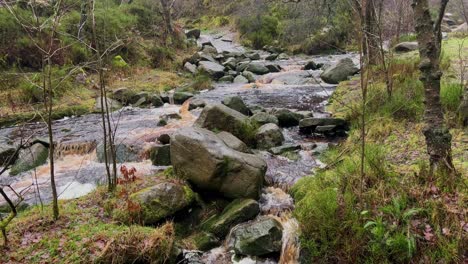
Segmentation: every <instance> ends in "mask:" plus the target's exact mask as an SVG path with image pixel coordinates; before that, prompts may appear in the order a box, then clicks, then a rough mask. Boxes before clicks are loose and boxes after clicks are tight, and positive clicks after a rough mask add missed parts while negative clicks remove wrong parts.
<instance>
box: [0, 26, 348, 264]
mask: <svg viewBox="0 0 468 264" xmlns="http://www.w3.org/2000/svg"><path fill="white" fill-rule="evenodd" d="M232 39H234V37H233V35H232V34H224V35H217V36H216V35H203V36H202V37H201V39H200V41H199V42H200V43H201V42H207V41H211V42H212V43H213V45H214V46H215V47H216V48H217V49H218V51H219V52H223V51H229V52H231V51H241V52H243V51H244V48H243V47H241V46H239V45H237V44H235V43H234V42H232ZM260 54H261V56H262V58H264V57H265V56H266V55H267V54H266V53H264V52H260ZM344 57H350V58H352V59H353V60H356V56H354V55H349V54H345V55H334V56H323V57H310V56H296V57H291V58H290V59H287V60H281V61H278V60H276V61H273V62H267V61H265V60H263V59H262V60H259V61H258V62H260V63H273V64H277V65H279V66H281V67H282V71H281V72H278V73H270V74H267V75H264V76H257V81H256V82H255V83H252V84H216V85H215V88H214V89H213V90H210V91H203V92H202V93H200V94H199V95H197V97H198V98H201V99H204V100H206V101H208V102H220V101H221V100H222V99H223V98H225V97H227V96H232V95H239V96H241V97H242V98H243V99H244V101H245V102H246V104H248V105H251V106H252V105H259V106H262V107H265V108H288V109H294V110H307V111H313V113H314V116H326V115H327V113H325V112H324V106H325V105H326V103H327V100H328V98H329V97H330V95H331V94H332V93H333V91H334V89H335V86H333V85H327V84H324V83H321V81H320V77H319V76H320V72H321V71H320V70H318V71H304V70H302V68H303V66H304V65H305V64H306V63H307V62H308V61H310V60H312V59H313V60H314V61H315V62H317V63H323V64H325V65H327V64H331V63H334V62H336V61H338V60H339V59H342V58H344ZM187 109H188V105H187V104H185V105H183V106H180V105H173V104H166V105H164V106H163V107H161V108H154V109H140V108H131V107H126V108H123V109H121V110H119V111H116V112H114V113H112V119H113V123H114V124H115V125H116V127H117V132H116V142H117V143H118V144H125V145H131V146H132V147H133V148H134V149H135V151H136V152H137V154H138V155H137V158H136V160H133V161H132V162H125V165H126V166H127V167H135V168H136V169H137V176H138V177H144V176H149V175H153V174H154V173H155V172H157V171H160V170H162V169H165V168H164V167H156V166H153V165H152V164H151V162H150V161H149V160H148V153H147V150H148V149H149V148H150V147H151V146H152V145H154V144H155V141H156V138H157V137H158V136H159V135H161V134H164V133H168V134H170V133H173V132H174V131H175V130H177V129H179V128H181V127H186V126H191V125H192V124H193V122H194V121H195V120H196V118H197V116H198V115H199V113H200V110H194V111H188V110H187ZM174 114H179V115H180V117H181V118H180V119H170V120H169V122H168V124H167V125H166V126H164V127H160V126H158V125H157V124H158V121H159V120H160V119H161V118H164V117H167V116H171V115H174ZM53 127H54V136H55V141H56V145H57V152H56V155H57V157H58V159H57V162H56V182H57V188H58V193H59V199H71V198H76V197H80V196H83V195H85V194H87V193H89V192H91V191H92V190H94V188H96V186H97V185H99V184H105V166H104V164H102V163H99V162H98V161H97V157H96V147H97V146H98V145H99V144H100V142H101V141H102V135H101V129H102V126H101V119H100V115H98V114H89V115H85V116H79V117H69V118H64V119H62V120H58V121H56V122H54V125H53ZM46 135H47V133H46V127H45V126H44V124H42V123H33V124H27V125H24V126H22V127H10V128H3V129H0V139H8V140H10V141H14V142H18V141H19V140H20V139H21V138H28V137H31V136H33V137H45V136H46ZM284 135H285V138H286V142H285V143H294V144H300V145H301V146H302V150H300V151H299V152H298V153H297V155H296V156H295V157H294V158H291V157H287V156H274V155H271V154H269V153H267V152H259V155H262V156H263V157H264V158H265V160H266V161H267V164H268V171H267V175H266V182H267V183H268V185H269V187H265V188H264V190H263V192H262V195H261V198H260V201H259V203H260V207H261V214H262V215H272V216H274V217H276V218H277V219H278V220H279V221H280V222H281V223H282V224H283V227H284V234H283V247H282V252H281V255H280V259H279V263H297V262H298V258H299V250H300V245H299V240H298V234H299V226H298V223H297V221H296V220H295V219H294V218H293V217H291V212H292V210H293V209H294V200H293V198H292V197H291V196H290V195H289V194H288V193H287V192H288V190H289V189H290V188H291V187H292V185H293V184H294V183H295V182H297V180H299V179H300V178H302V177H304V176H307V175H310V174H311V172H312V170H313V169H314V168H316V167H319V166H322V165H323V164H321V163H320V161H318V160H317V159H316V155H315V154H316V152H317V150H318V149H324V148H326V145H327V143H328V142H323V140H319V141H318V140H317V139H314V138H307V137H304V136H302V135H300V134H299V132H298V129H297V128H292V129H285V130H284ZM321 141H322V142H321ZM7 174H8V173H7ZM49 181H50V177H49V166H48V165H47V164H46V165H43V166H39V167H37V168H36V169H34V170H32V171H28V172H25V173H22V174H20V175H18V176H15V177H9V176H8V175H4V176H1V177H0V183H1V184H10V185H11V186H12V187H13V188H14V189H15V190H17V191H22V194H23V196H24V197H25V200H26V203H28V204H37V203H39V202H40V201H42V202H48V201H50V199H51V195H50V191H49V190H50V185H49ZM7 191H8V190H7ZM9 194H10V195H13V194H12V193H11V192H9ZM0 199H1V198H0ZM2 202H4V201H2V200H0V204H1V203H2ZM189 253H190V252H189ZM192 253H193V252H192ZM194 254H200V255H201V256H200V258H201V259H202V261H203V262H202V263H213V264H214V263H216V264H217V263H277V261H278V260H272V259H253V258H244V259H241V260H235V259H234V258H233V255H232V253H231V252H228V250H227V248H226V247H219V248H215V249H213V250H211V251H209V252H205V253H201V252H199V253H194Z"/></svg>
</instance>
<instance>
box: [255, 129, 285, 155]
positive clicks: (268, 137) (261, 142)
mask: <svg viewBox="0 0 468 264" xmlns="http://www.w3.org/2000/svg"><path fill="white" fill-rule="evenodd" d="M255 139H256V141H257V148H259V149H270V148H273V147H277V146H281V145H282V144H283V142H284V136H283V133H282V132H281V128H279V127H278V126H277V125H275V124H265V125H263V126H261V127H260V128H259V129H258V131H257V134H256V135H255Z"/></svg>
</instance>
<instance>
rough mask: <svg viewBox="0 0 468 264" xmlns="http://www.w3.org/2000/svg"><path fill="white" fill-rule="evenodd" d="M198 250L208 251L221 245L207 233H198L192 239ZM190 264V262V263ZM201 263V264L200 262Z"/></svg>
mask: <svg viewBox="0 0 468 264" xmlns="http://www.w3.org/2000/svg"><path fill="white" fill-rule="evenodd" d="M193 241H194V242H195V246H196V247H197V249H198V250H202V251H208V250H210V249H212V248H215V247H218V246H219V245H221V241H220V240H219V238H217V237H216V236H215V235H213V234H211V233H208V232H200V233H198V234H196V235H195V236H194V237H193ZM190 263H192V262H190ZM201 263H203V262H201Z"/></svg>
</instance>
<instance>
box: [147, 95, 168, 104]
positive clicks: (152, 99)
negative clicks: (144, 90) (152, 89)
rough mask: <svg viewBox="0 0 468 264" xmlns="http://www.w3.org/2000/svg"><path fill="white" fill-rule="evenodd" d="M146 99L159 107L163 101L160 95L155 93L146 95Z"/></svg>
mask: <svg viewBox="0 0 468 264" xmlns="http://www.w3.org/2000/svg"><path fill="white" fill-rule="evenodd" d="M148 101H149V102H150V103H151V105H152V106H154V107H161V106H163V105H164V101H163V100H162V98H161V96H159V95H157V94H151V95H149V96H148Z"/></svg>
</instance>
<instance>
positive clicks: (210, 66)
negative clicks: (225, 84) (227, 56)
mask: <svg viewBox="0 0 468 264" xmlns="http://www.w3.org/2000/svg"><path fill="white" fill-rule="evenodd" d="M198 69H199V70H202V71H205V72H206V73H208V74H209V75H210V76H211V77H212V78H214V79H216V80H217V79H219V78H221V77H223V76H224V66H223V65H221V64H219V63H216V62H211V61H200V63H199V65H198Z"/></svg>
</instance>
